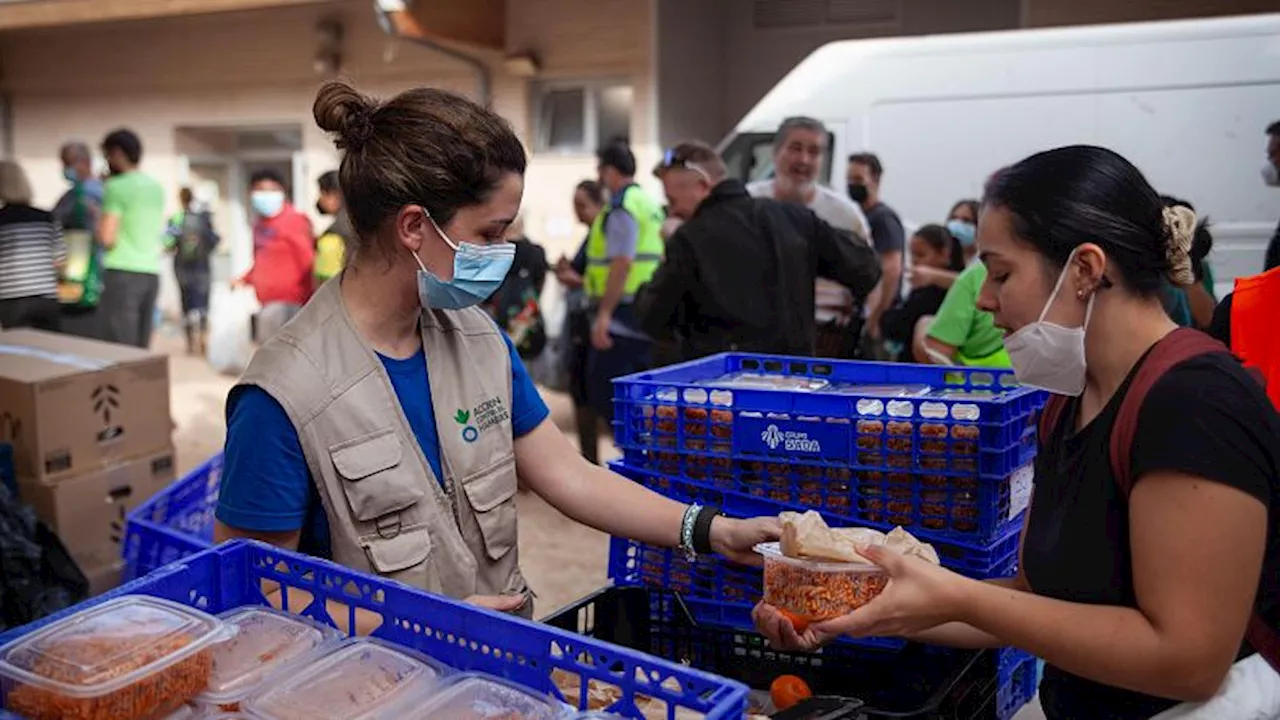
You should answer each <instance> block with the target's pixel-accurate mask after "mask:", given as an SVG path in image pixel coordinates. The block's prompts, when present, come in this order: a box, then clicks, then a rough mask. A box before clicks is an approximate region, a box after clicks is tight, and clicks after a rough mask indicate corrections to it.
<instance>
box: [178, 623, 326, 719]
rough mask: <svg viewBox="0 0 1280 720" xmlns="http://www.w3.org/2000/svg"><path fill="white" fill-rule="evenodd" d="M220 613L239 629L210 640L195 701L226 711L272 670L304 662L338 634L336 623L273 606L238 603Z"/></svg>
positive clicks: (237, 703)
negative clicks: (206, 670) (208, 669)
mask: <svg viewBox="0 0 1280 720" xmlns="http://www.w3.org/2000/svg"><path fill="white" fill-rule="evenodd" d="M219 617H220V618H221V619H222V621H223V622H225V623H226V624H227V625H230V626H232V627H234V628H236V629H237V630H238V632H237V633H236V636H235V637H233V638H231V639H230V640H227V641H226V642H223V643H221V644H219V645H215V646H214V648H213V672H212V673H211V674H210V675H209V688H208V690H206V691H205V692H203V693H201V694H200V696H199V697H197V698H196V700H195V702H196V704H197V705H199V706H200V707H202V708H210V709H216V710H220V711H224V712H235V711H238V710H239V709H240V704H241V703H242V702H244V701H245V700H246V699H247V698H248V697H249V695H251V694H253V692H254V691H255V690H257V689H258V688H259V687H260V686H261V685H262V681H263V679H264V678H266V677H267V676H268V675H270V674H271V673H273V672H275V671H277V670H280V669H282V668H286V667H289V666H292V665H294V664H297V663H303V662H306V661H307V660H308V659H310V658H313V657H315V656H316V654H317V653H318V652H322V651H323V649H324V648H325V647H326V646H327V645H329V644H332V643H334V642H337V641H338V639H339V638H340V637H341V634H340V633H339V632H338V631H337V630H335V629H334V628H331V627H329V626H327V625H322V624H320V623H317V622H314V621H312V620H310V619H308V618H303V617H299V616H297V615H292V614H289V613H285V612H281V611H279V610H276V609H275V608H268V607H246V608H239V609H236V610H232V611H230V612H228V613H224V614H222V615H221V616H219Z"/></svg>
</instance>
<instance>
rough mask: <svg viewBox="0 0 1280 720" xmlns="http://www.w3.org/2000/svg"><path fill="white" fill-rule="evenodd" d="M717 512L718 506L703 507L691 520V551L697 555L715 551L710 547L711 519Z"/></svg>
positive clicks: (714, 517) (718, 510)
mask: <svg viewBox="0 0 1280 720" xmlns="http://www.w3.org/2000/svg"><path fill="white" fill-rule="evenodd" d="M719 514H720V508H718V507H704V508H702V509H701V510H699V511H698V517H697V519H696V520H694V521H693V551H694V552H696V553H698V554H699V555H710V554H712V553H714V552H715V549H714V548H712V547H711V521H712V520H715V519H716V516H717V515H719Z"/></svg>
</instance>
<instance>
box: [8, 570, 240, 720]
mask: <svg viewBox="0 0 1280 720" xmlns="http://www.w3.org/2000/svg"><path fill="white" fill-rule="evenodd" d="M228 632H229V630H228V629H227V626H226V625H225V624H224V623H223V622H222V621H221V620H219V619H217V618H215V617H213V616H211V615H208V614H206V613H204V612H201V611H199V610H195V609H192V608H189V607H185V606H182V605H179V604H177V603H173V602H169V601H167V600H160V599H157V598H151V597H144V596H141V595H126V596H123V597H119V598H116V599H114V600H111V601H109V602H106V603H103V604H102V605H98V606H95V607H92V608H89V609H86V610H84V611H82V612H78V613H75V614H73V615H70V616H68V617H66V618H64V619H62V620H61V621H59V622H55V623H53V624H50V625H48V626H47V627H45V628H43V629H41V630H40V631H38V632H35V633H33V634H31V635H28V636H25V637H23V638H21V639H18V640H15V641H13V642H12V643H10V644H8V645H6V646H5V647H3V648H0V684H2V685H3V688H2V689H3V691H4V693H3V694H4V698H5V708H6V709H7V710H10V711H11V712H14V713H17V714H18V715H25V716H28V717H34V718H63V717H66V718H77V720H97V719H98V718H101V719H102V720H142V719H143V718H151V717H157V716H160V717H163V716H164V714H165V713H167V712H172V711H176V710H179V709H181V707H182V705H183V704H185V703H186V702H188V701H189V700H191V699H192V698H194V697H195V696H196V695H197V694H199V693H200V691H202V690H203V689H204V688H205V684H206V683H207V682H208V680H209V674H210V672H211V671H212V669H213V649H212V645H213V644H214V643H216V642H219V641H221V640H224V639H226V637H227V634H228Z"/></svg>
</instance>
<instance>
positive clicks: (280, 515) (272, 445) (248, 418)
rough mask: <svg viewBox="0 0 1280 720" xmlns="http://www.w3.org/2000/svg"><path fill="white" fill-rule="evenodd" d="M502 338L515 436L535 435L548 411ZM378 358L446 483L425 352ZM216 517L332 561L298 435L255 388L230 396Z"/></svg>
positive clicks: (321, 510) (433, 466)
mask: <svg viewBox="0 0 1280 720" xmlns="http://www.w3.org/2000/svg"><path fill="white" fill-rule="evenodd" d="M503 339H504V340H506V343H507V351H508V352H510V353H511V406H512V407H511V431H512V435H513V437H516V438H519V437H523V436H525V435H528V434H529V433H531V432H533V430H534V429H535V428H537V427H538V426H539V425H541V424H542V422H543V421H544V420H546V419H547V416H548V415H549V414H550V411H548V410H547V405H546V403H544V402H543V401H542V397H541V396H540V395H538V390H537V388H535V387H534V386H533V381H532V380H530V379H529V373H528V371H527V370H525V367H524V364H523V363H521V362H520V357H519V355H517V354H516V350H515V347H513V346H512V344H511V340H510V339H509V338H507V337H506V335H505V334H504V335H503ZM378 357H379V358H380V359H381V360H382V365H383V367H385V368H386V369H387V375H389V376H390V377H391V386H392V387H393V388H394V389H395V392H396V398H397V399H398V400H399V401H400V407H401V409H402V410H404V415H405V417H406V418H407V419H408V420H409V427H410V428H412V429H413V434H414V436H415V437H417V439H418V444H419V445H420V446H421V447H422V453H423V455H425V456H426V458H427V462H429V463H430V464H431V470H432V471H433V472H434V473H435V475H436V477H437V478H441V479H442V480H441V481H443V477H444V471H443V470H442V469H441V465H440V440H439V437H438V436H437V435H436V416H435V412H434V410H433V408H432V404H431V384H430V381H429V379H428V378H427V357H426V354H425V353H424V352H423V351H422V350H421V349H419V350H418V352H417V354H415V355H414V356H413V357H411V358H408V359H407V360H395V359H392V358H388V357H383V356H381V355H379V356H378ZM217 517H218V520H220V521H222V523H223V524H225V525H227V526H229V527H233V528H236V529H239V530H245V531H249V532H293V531H295V530H300V531H301V533H302V535H301V538H300V539H299V542H298V550H299V551H301V552H304V553H307V554H309V555H314V556H316V557H322V558H330V557H332V550H331V548H330V545H329V520H328V518H327V517H326V516H325V513H324V507H323V505H321V503H320V494H319V491H318V490H317V489H316V485H315V483H314V482H312V481H311V472H310V470H309V469H308V468H307V461H306V459H305V457H304V456H303V454H302V443H301V441H299V440H298V433H297V431H296V430H295V429H294V427H293V423H292V422H291V421H290V420H289V416H288V415H287V414H285V411H284V408H282V407H281V406H280V403H278V402H276V399H275V398H273V397H271V395H269V394H268V393H267V392H266V391H265V390H263V389H262V388H260V387H257V386H254V385H247V386H243V387H239V388H236V389H235V390H234V391H232V393H231V394H230V395H229V396H228V397H227V444H226V449H225V465H224V467H223V474H222V489H221V494H220V495H219V496H218V510H217Z"/></svg>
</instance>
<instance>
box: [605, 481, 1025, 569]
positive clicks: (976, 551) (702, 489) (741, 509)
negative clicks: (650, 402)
mask: <svg viewBox="0 0 1280 720" xmlns="http://www.w3.org/2000/svg"><path fill="white" fill-rule="evenodd" d="M609 469H610V470H613V471H614V472H616V473H618V474H619V475H622V476H623V477H626V478H629V479H631V480H633V481H635V482H638V483H640V484H641V485H644V486H645V487H647V488H649V489H650V490H653V491H654V492H657V493H661V494H663V495H666V496H668V497H671V498H674V499H676V500H679V501H680V502H686V503H688V502H699V503H702V504H703V505H715V506H717V507H719V508H721V509H723V510H724V511H725V512H727V513H728V514H730V515H734V516H737V517H758V516H768V515H777V514H778V513H781V512H785V511H796V512H803V511H805V510H817V511H818V512H819V513H821V514H822V516H823V518H824V519H826V521H827V523H828V524H831V525H834V526H841V525H848V522H846V521H844V520H842V519H841V517H839V516H837V515H834V514H832V513H830V512H828V511H827V510H826V509H824V508H821V507H817V508H815V507H809V506H804V505H799V504H792V503H782V502H779V501H776V500H773V499H770V498H762V497H752V496H747V495H742V494H740V493H736V492H732V491H726V490H721V489H719V488H717V487H714V486H710V485H703V484H699V483H695V482H692V481H690V480H689V479H688V478H682V477H678V476H671V475H663V474H661V473H655V472H652V471H650V470H643V469H640V468H633V467H631V466H629V465H627V464H626V463H625V462H620V461H614V462H611V463H609ZM858 524H860V525H866V526H869V527H878V528H879V529H882V530H891V529H892V526H891V525H884V524H880V525H877V524H875V523H868V522H859V523H858ZM911 530H912V534H915V530H916V528H911ZM1021 531H1022V523H1021V522H1020V521H1019V522H1016V523H1014V524H1013V525H1012V526H1010V527H1009V528H1008V530H1007V532H1006V533H1005V534H1004V535H1003V536H1001V537H998V538H996V539H995V540H993V541H992V542H990V543H987V544H985V545H981V546H974V545H972V544H968V543H960V542H954V541H951V540H947V539H939V538H934V537H928V536H927V535H926V534H925V533H920V537H922V538H927V539H928V542H929V543H930V544H932V545H933V547H934V549H936V550H937V551H938V557H939V558H940V559H941V560H942V564H943V565H944V566H946V567H948V568H950V569H952V570H955V571H956V572H959V573H962V574H964V575H968V576H969V577H975V578H982V579H985V578H993V577H1007V576H1011V575H1012V574H1013V572H1015V571H1016V569H1017V556H1018V540H1019V535H1020V534H1021Z"/></svg>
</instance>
